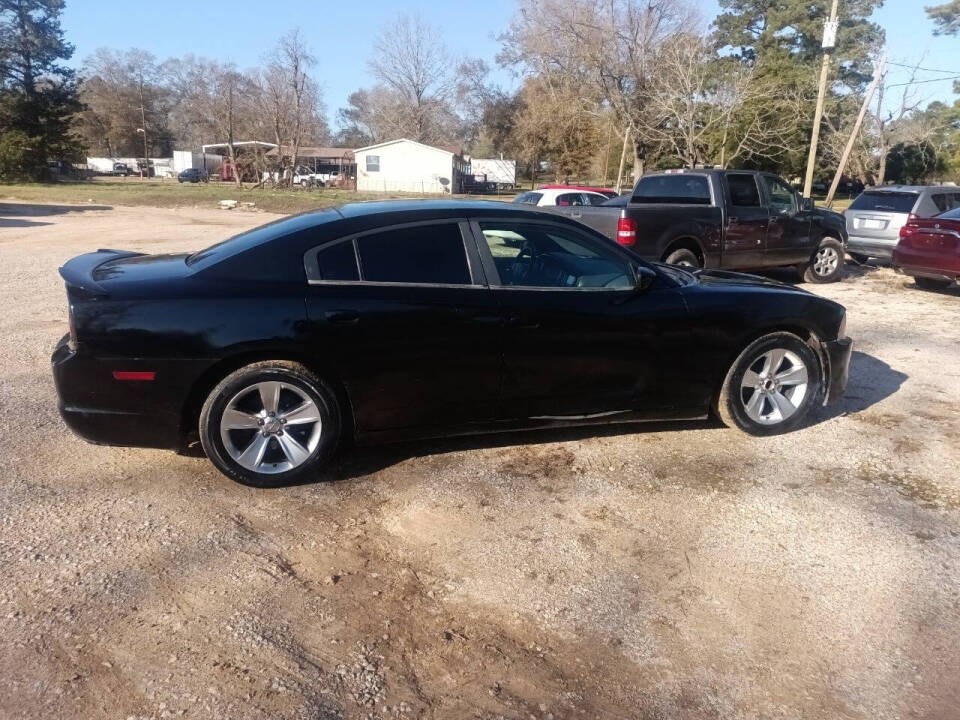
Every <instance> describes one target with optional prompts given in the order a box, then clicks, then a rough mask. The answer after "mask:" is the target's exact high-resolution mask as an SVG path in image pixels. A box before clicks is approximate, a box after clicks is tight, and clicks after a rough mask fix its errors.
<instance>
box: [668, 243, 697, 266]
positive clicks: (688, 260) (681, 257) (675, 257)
mask: <svg viewBox="0 0 960 720" xmlns="http://www.w3.org/2000/svg"><path fill="white" fill-rule="evenodd" d="M663 261H664V262H665V263H667V265H679V266H680V267H694V268H698V267H700V261H699V260H698V259H697V256H696V254H695V253H694V252H693V250H689V249H687V248H679V249H678V250H674V251H673V252H672V253H670V254H669V255H667V257H665V258H664V260H663Z"/></svg>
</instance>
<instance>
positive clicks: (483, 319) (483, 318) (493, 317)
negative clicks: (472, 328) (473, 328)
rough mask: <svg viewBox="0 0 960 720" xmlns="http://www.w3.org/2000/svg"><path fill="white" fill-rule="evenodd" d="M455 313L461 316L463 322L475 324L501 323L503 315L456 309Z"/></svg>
mask: <svg viewBox="0 0 960 720" xmlns="http://www.w3.org/2000/svg"><path fill="white" fill-rule="evenodd" d="M457 314H458V315H460V317H461V318H463V321H464V322H469V323H476V324H477V325H500V324H502V323H503V315H501V314H500V313H493V312H482V311H479V312H477V311H471V310H463V309H461V310H457Z"/></svg>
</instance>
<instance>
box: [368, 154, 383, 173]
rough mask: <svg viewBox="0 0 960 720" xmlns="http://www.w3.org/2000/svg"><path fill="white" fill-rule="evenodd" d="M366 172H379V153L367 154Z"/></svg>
mask: <svg viewBox="0 0 960 720" xmlns="http://www.w3.org/2000/svg"><path fill="white" fill-rule="evenodd" d="M367 172H380V156H379V155H367Z"/></svg>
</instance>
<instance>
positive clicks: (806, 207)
mask: <svg viewBox="0 0 960 720" xmlns="http://www.w3.org/2000/svg"><path fill="white" fill-rule="evenodd" d="M800 209H801V210H803V211H804V212H811V211H812V210H813V198H807V197H805V198H800Z"/></svg>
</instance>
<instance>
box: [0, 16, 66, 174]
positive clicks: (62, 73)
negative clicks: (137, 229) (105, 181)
mask: <svg viewBox="0 0 960 720" xmlns="http://www.w3.org/2000/svg"><path fill="white" fill-rule="evenodd" d="M62 12H63V0H0V145H2V146H3V147H4V149H5V152H4V153H0V176H5V177H14V176H19V177H27V178H30V179H41V178H43V177H44V176H45V174H46V168H47V161H48V160H50V159H61V158H68V157H71V156H73V155H74V154H75V153H76V152H77V151H78V147H77V142H76V139H75V138H74V137H73V135H72V133H71V119H72V117H73V115H74V114H75V113H76V112H77V111H78V110H79V109H80V103H79V100H78V99H77V98H78V87H77V79H76V77H75V75H74V72H73V71H72V70H71V69H69V68H67V67H65V66H64V65H62V64H61V61H63V60H68V59H69V58H70V56H71V55H73V46H72V45H71V44H70V43H68V42H66V40H65V39H64V37H63V30H62V29H61V27H60V14H61V13H62ZM17 151H19V155H18V154H17Z"/></svg>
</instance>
